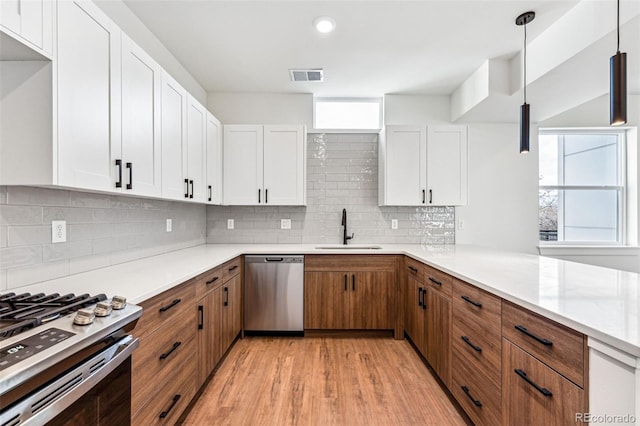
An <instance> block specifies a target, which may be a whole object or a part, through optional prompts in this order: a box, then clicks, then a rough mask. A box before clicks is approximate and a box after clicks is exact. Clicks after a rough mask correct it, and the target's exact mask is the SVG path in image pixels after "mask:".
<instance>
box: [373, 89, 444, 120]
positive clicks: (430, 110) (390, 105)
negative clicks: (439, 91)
mask: <svg viewBox="0 0 640 426" xmlns="http://www.w3.org/2000/svg"><path fill="white" fill-rule="evenodd" d="M449 105H450V103H449V96H417V95H385V97H384V124H385V125H390V124H395V125H412V124H449V123H451V118H450V108H449Z"/></svg>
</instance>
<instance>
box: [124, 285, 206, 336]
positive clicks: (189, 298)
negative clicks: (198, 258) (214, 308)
mask: <svg viewBox="0 0 640 426" xmlns="http://www.w3.org/2000/svg"><path fill="white" fill-rule="evenodd" d="M193 283H194V281H193V280H189V281H187V282H186V283H184V284H180V285H179V286H177V287H174V288H172V289H170V290H167V291H165V292H163V293H161V294H159V295H157V296H155V297H153V298H151V299H149V300H146V301H144V302H142V303H141V304H140V305H141V306H142V307H143V308H144V310H143V312H142V317H141V318H140V319H139V320H138V323H137V324H136V328H135V331H134V334H135V335H136V336H137V337H144V336H146V335H147V334H149V333H151V332H153V331H154V330H156V329H157V328H159V327H162V326H163V325H164V323H165V322H167V321H169V320H171V321H172V323H173V324H176V323H175V322H173V319H174V318H176V317H177V316H179V315H180V314H181V313H182V312H184V311H187V310H188V311H193V306H194V305H195V300H196V292H195V288H194V287H195V286H194V285H193Z"/></svg>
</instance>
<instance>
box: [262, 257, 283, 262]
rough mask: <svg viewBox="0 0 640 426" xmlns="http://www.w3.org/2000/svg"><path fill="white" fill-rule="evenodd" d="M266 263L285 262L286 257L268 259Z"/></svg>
mask: <svg viewBox="0 0 640 426" xmlns="http://www.w3.org/2000/svg"><path fill="white" fill-rule="evenodd" d="M265 261H266V262H284V257H267V258H266V259H265Z"/></svg>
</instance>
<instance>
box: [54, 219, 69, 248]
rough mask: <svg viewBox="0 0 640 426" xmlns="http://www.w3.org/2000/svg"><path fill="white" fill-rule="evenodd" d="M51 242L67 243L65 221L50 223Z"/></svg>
mask: <svg viewBox="0 0 640 426" xmlns="http://www.w3.org/2000/svg"><path fill="white" fill-rule="evenodd" d="M51 242H52V243H54V244H55V243H66V242H67V221H66V220H52V221H51Z"/></svg>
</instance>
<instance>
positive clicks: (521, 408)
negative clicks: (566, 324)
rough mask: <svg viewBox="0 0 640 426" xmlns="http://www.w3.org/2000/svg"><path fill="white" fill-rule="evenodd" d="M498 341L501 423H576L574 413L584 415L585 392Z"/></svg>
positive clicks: (543, 365)
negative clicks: (500, 346) (500, 368)
mask: <svg viewBox="0 0 640 426" xmlns="http://www.w3.org/2000/svg"><path fill="white" fill-rule="evenodd" d="M502 342H503V348H502V353H503V354H504V362H503V368H502V392H503V394H504V398H503V400H502V415H503V419H502V420H503V423H502V424H503V425H525V424H540V425H570V424H571V425H572V424H580V422H576V413H584V412H586V406H587V404H586V393H585V391H584V390H583V389H581V388H580V387H578V386H576V385H575V384H574V383H572V382H570V381H569V380H567V379H566V378H564V377H562V376H561V375H560V374H558V373H557V372H555V371H554V370H552V369H551V368H549V367H548V366H546V365H545V364H543V363H542V362H540V361H538V360H537V359H535V358H534V357H533V356H531V355H529V354H528V353H526V352H525V351H523V350H522V349H520V348H519V347H517V346H516V345H514V344H513V343H511V342H509V341H508V340H506V339H503V341H502ZM536 387H537V388H536ZM545 393H546V394H547V395H545Z"/></svg>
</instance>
